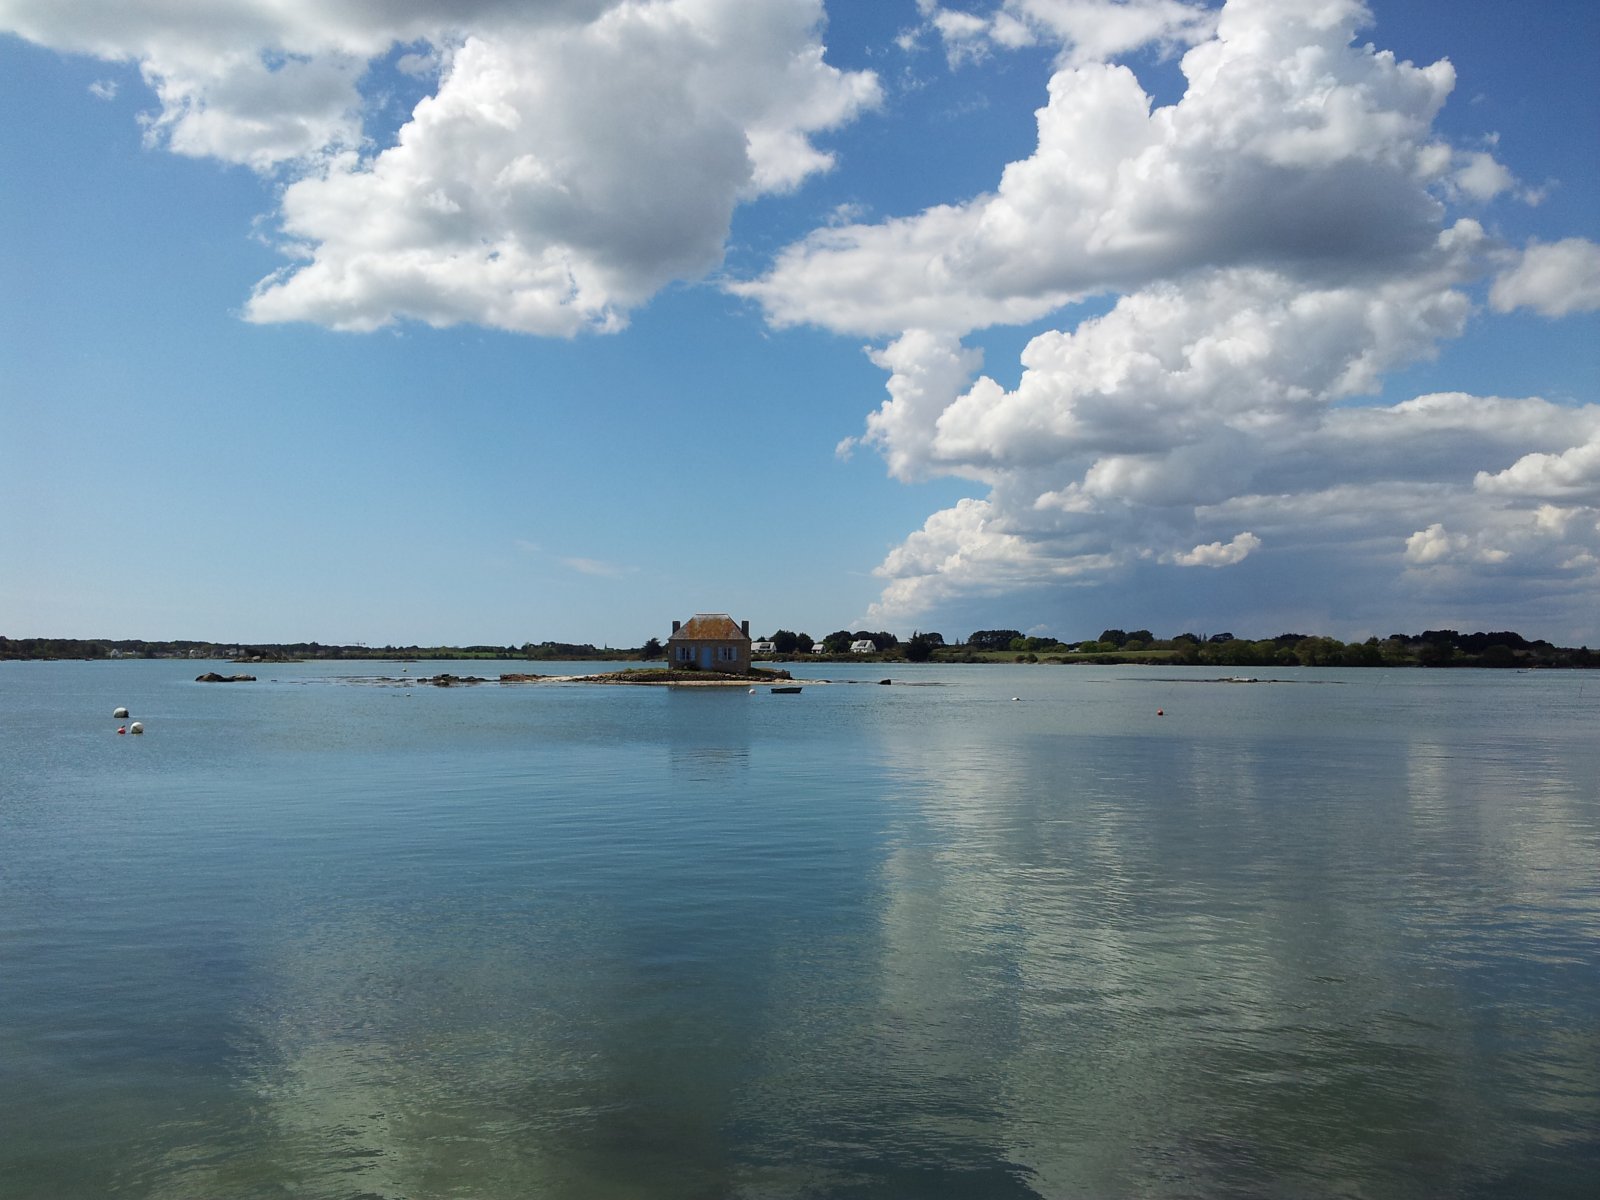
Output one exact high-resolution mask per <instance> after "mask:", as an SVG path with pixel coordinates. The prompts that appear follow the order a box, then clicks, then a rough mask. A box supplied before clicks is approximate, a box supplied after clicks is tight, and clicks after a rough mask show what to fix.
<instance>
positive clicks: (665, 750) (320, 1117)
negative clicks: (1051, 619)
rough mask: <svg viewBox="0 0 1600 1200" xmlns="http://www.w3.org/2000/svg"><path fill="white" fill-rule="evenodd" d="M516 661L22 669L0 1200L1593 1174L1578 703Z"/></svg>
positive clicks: (1589, 715) (1526, 696) (1456, 682)
mask: <svg viewBox="0 0 1600 1200" xmlns="http://www.w3.org/2000/svg"><path fill="white" fill-rule="evenodd" d="M529 666H530V664H527V663H520V664H519V663H469V664H407V665H402V664H398V663H308V664H281V665H280V664H272V665H264V666H256V667H250V668H240V667H232V666H226V665H221V664H215V663H199V664H196V663H188V662H160V661H148V662H147V661H134V662H103V663H0V1196H4V1197H6V1198H7V1200H24V1198H29V1200H31V1198H39V1200H61V1198H73V1197H102V1196H128V1197H153V1198H156V1197H159V1198H161V1200H184V1198H210V1197H276V1196H294V1197H385V1198H401V1197H408V1198H409V1197H415V1198H422V1197H456V1196H459V1197H477V1198H486V1200H495V1198H501V1197H504V1198H521V1197H558V1198H565V1197H574V1198H591V1197H592V1198H595V1200H614V1198H626V1197H651V1198H656V1197H662V1198H675V1197H685V1198H688V1197H696V1198H703V1197H752V1198H754V1197H761V1198H773V1200H777V1198H789V1197H913V1198H915V1197H947V1196H948V1197H1001V1198H1004V1197H1025V1196H1041V1197H1076V1196H1084V1197H1098V1196H1142V1197H1174V1196H1221V1195H1228V1196H1262V1197H1269V1196H1270V1197H1276V1196H1362V1197H1409V1196H1418V1195H1429V1196H1561V1195H1574V1196H1575V1195H1589V1194H1592V1193H1591V1192H1590V1188H1592V1186H1593V1184H1594V1181H1595V1179H1596V1178H1600V674H1583V673H1577V672H1573V673H1566V672H1534V673H1526V674H1522V673H1517V672H1514V671H1506V672H1484V671H1425V670H1410V671H1386V670H1371V671H1340V670H1318V671H1310V670H1298V669H1272V670H1268V669H1256V670H1255V674H1256V675H1257V676H1258V678H1259V680H1260V681H1259V682H1254V683H1243V682H1223V681H1220V680H1219V679H1218V678H1217V676H1218V674H1219V672H1218V671H1217V670H1216V669H1179V668H1168V667H1140V668H1114V667H1059V666H1049V665H1029V666H1020V665H1019V666H980V665H975V666H937V667H935V666H907V665H898V664H897V665H873V666H865V667H863V666H840V665H835V664H827V665H818V666H815V667H810V666H808V665H805V664H802V665H800V666H799V667H796V668H794V669H795V673H796V674H797V675H801V676H806V675H811V676H816V677H818V678H827V679H830V680H833V681H834V682H831V683H828V684H823V683H820V682H810V683H806V685H805V688H804V691H803V692H802V693H801V694H800V695H791V696H785V695H774V694H772V693H771V692H770V691H768V690H767V689H765V688H762V689H758V690H757V692H756V693H755V694H751V693H750V692H749V691H747V690H746V689H744V688H736V689H715V688H670V689H668V688H644V687H637V688H629V687H602V686H595V685H585V684H553V683H540V684H530V685H500V684H497V683H491V684H483V685H477V686H455V687H450V688H437V687H429V686H426V685H422V684H418V683H415V682H412V679H413V677H414V676H417V675H423V674H431V673H433V672H435V671H437V670H439V669H441V668H442V669H446V670H452V671H454V672H455V673H457V674H467V673H469V672H470V673H475V674H480V675H488V676H490V677H494V676H495V675H497V674H498V673H499V672H500V671H516V670H526V669H529ZM210 669H217V670H220V671H223V672H224V673H229V674H231V673H232V672H233V671H237V670H246V669H248V670H251V671H253V672H254V673H256V674H257V675H258V676H259V677H260V678H259V679H258V680H257V681H256V682H253V683H236V684H202V683H197V682H195V681H194V675H195V674H196V673H198V672H199V671H202V670H210ZM533 669H536V670H551V669H555V670H572V671H585V670H590V669H595V668H594V665H593V664H571V665H570V666H568V667H559V666H558V667H554V668H551V667H548V666H544V667H541V666H539V665H538V664H533ZM884 677H888V678H891V679H892V683H891V684H890V685H889V686H887V687H885V686H881V685H879V684H878V683H877V682H876V681H877V680H878V679H880V678H884ZM118 705H127V706H128V707H129V708H130V710H131V713H132V717H133V719H137V720H141V721H142V722H143V724H144V727H145V730H146V732H145V734H144V735H143V736H142V737H136V736H132V735H121V736H119V735H118V734H117V733H116V728H117V726H118V725H119V724H125V722H119V721H117V720H116V719H114V718H113V717H112V710H113V709H114V708H115V707H117V706H118Z"/></svg>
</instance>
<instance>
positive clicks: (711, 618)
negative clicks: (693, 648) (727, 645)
mask: <svg viewBox="0 0 1600 1200" xmlns="http://www.w3.org/2000/svg"><path fill="white" fill-rule="evenodd" d="M667 640H668V641H669V642H748V641H749V640H750V636H749V634H747V633H745V631H744V630H743V629H740V628H739V622H737V621H735V620H734V619H733V618H732V617H730V616H729V615H728V614H727V613H695V615H694V616H692V617H690V618H689V619H688V620H687V621H685V622H684V623H683V624H682V625H681V626H679V628H678V632H677V633H675V634H673V635H672V636H671V637H670V638H668V639H667Z"/></svg>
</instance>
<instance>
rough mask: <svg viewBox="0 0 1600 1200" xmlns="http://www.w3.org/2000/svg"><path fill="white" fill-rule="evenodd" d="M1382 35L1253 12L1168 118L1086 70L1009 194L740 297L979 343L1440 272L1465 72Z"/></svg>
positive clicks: (795, 269) (1249, 0)
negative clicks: (1444, 126)
mask: <svg viewBox="0 0 1600 1200" xmlns="http://www.w3.org/2000/svg"><path fill="white" fill-rule="evenodd" d="M1365 17H1366V12H1365V9H1364V8H1363V7H1362V6H1361V5H1359V4H1357V3H1354V2H1353V0H1271V2H1268V0H1233V3H1230V4H1229V5H1228V6H1227V7H1226V8H1225V9H1224V10H1223V11H1222V13H1221V14H1220V17H1219V19H1218V23H1217V33H1216V36H1215V37H1213V38H1211V39H1210V40H1208V41H1205V42H1203V43H1201V44H1199V45H1197V46H1195V47H1194V48H1193V49H1191V50H1190V51H1189V52H1188V53H1187V54H1186V55H1185V56H1184V58H1183V64H1182V65H1183V71H1184V74H1185V76H1186V77H1187V79H1188V84H1189V86H1188V90H1187V92H1186V93H1185V94H1184V96H1183V98H1182V99H1181V100H1180V101H1179V102H1178V103H1176V104H1173V105H1169V106H1165V107H1159V108H1152V105H1151V100H1150V97H1149V96H1148V95H1147V94H1146V92H1145V91H1144V89H1143V88H1142V87H1141V85H1140V83H1139V81H1138V79H1137V77H1136V76H1135V75H1134V73H1133V72H1132V71H1131V70H1130V69H1129V68H1127V67H1125V66H1120V65H1112V64H1106V63H1086V64H1081V65H1074V66H1068V67H1065V68H1063V69H1062V70H1060V71H1058V72H1057V73H1056V75H1055V76H1054V78H1053V79H1052V80H1051V82H1050V98H1049V103H1048V104H1047V105H1046V106H1045V107H1044V108H1042V109H1040V110H1039V113H1038V125H1039V141H1038V148H1037V149H1036V150H1035V152H1034V153H1033V155H1032V156H1031V157H1029V158H1028V159H1026V160H1023V161H1020V162H1016V163H1013V164H1012V165H1011V166H1009V167H1007V168H1006V170H1005V172H1004V174H1003V176H1002V178H1001V180H1000V184H999V187H998V188H997V189H996V190H995V191H994V192H993V193H991V194H988V195H985V196H981V197H978V198H977V199H975V200H972V201H969V202H966V203H963V204H956V205H946V206H942V207H939V208H935V209H931V210H929V211H927V212H924V213H921V214H918V215H916V216H913V217H905V218H900V219H896V220H891V221H887V222H884V223H883V224H879V225H853V226H849V227H845V228H838V229H828V230H822V231H819V232H817V233H815V234H813V235H812V236H811V237H810V238H808V239H806V240H805V241H804V242H801V243H799V244H797V245H795V246H792V247H790V248H789V249H788V250H787V251H786V252H785V253H784V254H783V255H782V256H781V257H780V259H779V261H778V262H777V264H776V266H775V267H774V269H773V270H772V271H771V272H769V273H768V274H767V275H766V276H765V277H763V278H761V279H758V280H754V281H751V282H749V283H747V284H745V285H743V286H742V287H741V288H740V289H739V290H740V291H742V292H743V293H744V294H746V295H749V296H752V297H754V298H756V299H757V300H759V301H760V302H761V303H762V304H763V305H764V306H765V308H766V310H767V312H768V313H769V315H770V316H771V318H772V319H773V320H774V321H776V322H779V323H790V322H811V323H815V324H820V325H824V326H826V327H829V328H833V329H838V330H841V331H851V332H863V333H870V334H892V333H895V332H898V331H901V330H904V329H908V328H926V329H940V330H949V331H955V332H961V331H965V330H970V329H974V328H978V327H981V326H985V325H991V324H995V323H1002V322H1014V321H1022V320H1029V319H1034V318H1038V317H1041V316H1043V315H1045V314H1047V313H1049V312H1051V311H1053V310H1055V309H1057V308H1059V307H1061V306H1062V305H1064V304H1065V303H1067V302H1069V301H1071V300H1073V299H1075V298H1078V297H1081V296H1084V295H1086V294H1090V293H1095V292H1103V291H1108V290H1124V289H1128V288H1132V287H1138V286H1141V285H1143V284H1144V283H1147V282H1150V281H1152V280H1155V279H1159V278H1166V277H1171V276H1173V275H1175V274H1179V273H1182V272H1184V271H1187V270H1193V269H1196V268H1201V267H1209V266H1218V265H1225V264H1232V265H1253V266H1260V267H1269V268H1273V269H1280V270H1292V271H1294V272H1295V273H1296V274H1297V275H1300V276H1303V277H1308V278H1327V277H1338V276H1345V277H1348V276H1351V275H1354V274H1359V273H1362V272H1369V271H1392V270H1394V269H1396V268H1397V267H1402V266H1405V265H1410V264H1414V263H1416V262H1417V261H1418V260H1422V259H1426V257H1427V256H1428V255H1429V254H1431V253H1432V250H1433V247H1434V245H1435V238H1436V235H1437V233H1438V231H1439V227H1440V222H1441V218H1442V215H1443V208H1442V205H1441V201H1440V199H1439V198H1438V196H1437V195H1436V192H1439V191H1443V190H1445V187H1446V185H1447V184H1449V183H1450V182H1451V180H1452V178H1453V176H1452V173H1453V171H1454V170H1455V169H1456V166H1457V159H1456V155H1455V154H1454V153H1453V152H1452V151H1451V149H1450V148H1449V147H1448V146H1446V145H1444V144H1442V143H1441V142H1439V141H1438V140H1437V139H1436V138H1435V137H1434V135H1433V134H1432V131H1431V127H1432V122H1433V119H1434V117H1435V115H1436V114H1437V113H1438V111H1439V108H1440V106H1441V105H1442V104H1443V103H1444V101H1445V99H1446V97H1447V96H1448V95H1449V93H1450V91H1451V89H1452V87H1453V86H1454V82H1455V74H1454V70H1453V69H1452V67H1451V66H1450V64H1449V63H1448V62H1438V63H1434V64H1433V65H1431V66H1425V67H1419V66H1416V65H1413V64H1411V63H1407V62H1399V61H1396V60H1395V58H1394V57H1393V56H1392V55H1389V54H1387V53H1383V52H1380V51H1377V50H1374V49H1373V48H1371V47H1370V46H1361V47H1357V46H1354V45H1352V44H1351V39H1352V37H1353V34H1354V30H1355V28H1356V27H1357V26H1358V25H1359V23H1360V22H1361V21H1363V20H1364V19H1365ZM1472 166H1473V168H1474V170H1475V171H1478V172H1481V170H1482V168H1481V165H1480V164H1479V162H1478V160H1477V159H1473V160H1472Z"/></svg>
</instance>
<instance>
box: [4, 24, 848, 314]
mask: <svg viewBox="0 0 1600 1200" xmlns="http://www.w3.org/2000/svg"><path fill="white" fill-rule="evenodd" d="M823 17H824V12H823V7H822V2H821V0H767V2H765V3H762V4H749V3H746V2H744V0H542V2H539V3H529V2H526V0H469V2H466V3H460V2H457V0H448V2H447V0H397V2H395V3H382V2H380V0H343V2H339V0H226V2H217V3H211V4H207V5H174V4H170V3H165V2H162V0H119V2H113V0H51V2H50V3H43V2H40V0H0V28H10V29H13V30H15V31H17V32H19V33H21V34H22V35H23V36H25V37H30V38H32V39H34V40H36V41H39V42H41V43H44V44H47V45H53V46H58V47H61V48H64V49H71V50H77V51H82V52H86V53H91V54H96V55H99V56H101V57H105V58H121V59H128V60H132V61H135V62H137V63H138V64H139V65H140V69H141V70H142V72H143V73H144V75H145V77H146V79H147V80H148V81H149V83H150V84H151V86H152V88H153V89H154V90H155V92H156V94H157V96H158V98H159V99H160V102H161V108H160V110H159V112H158V113H156V114H155V115H154V116H153V117H152V118H151V119H150V121H149V128H150V131H151V135H152V137H153V139H154V140H156V141H157V142H159V143H161V144H164V145H166V146H167V147H169V148H170V149H172V150H174V151H177V152H181V153H187V154H195V155H208V156H212V157H216V158H219V159H223V160H226V161H233V162H242V163H247V164H250V165H252V166H254V167H256V168H258V169H261V170H264V171H265V170H272V169H275V168H278V167H287V168H288V169H290V170H291V171H292V173H293V177H294V178H293V182H291V183H290V184H289V186H288V187H287V188H286V190H285V192H284V195H283V212H282V228H283V233H284V235H285V238H286V241H285V249H286V250H287V251H288V252H289V253H291V254H292V255H293V256H294V258H295V261H294V262H292V263H291V264H290V265H289V266H288V267H286V268H285V269H284V270H283V271H282V272H280V273H278V274H277V275H275V276H273V277H271V278H269V279H267V280H264V281H262V283H261V285H260V286H259V287H258V288H257V290H256V292H255V294H254V296H253V297H252V298H251V300H250V303H249V305H248V307H247V310H246V311H247V314H248V315H249V316H250V317H251V318H252V319H254V320H258V321H286V320H306V321H315V322H318V323H322V324H326V325H330V326H333V327H335V328H341V329H358V330H360V329H372V328H375V327H378V326H381V325H384V324H387V323H389V322H391V321H393V320H395V319H397V318H413V319H418V320H423V321H427V322H430V323H432V324H436V325H448V324H454V323H457V322H474V323H478V324H482V325H489V326H495V327H499V328H505V329H511V330H518V331H522V332H529V333H540V334H558V335H564V334H571V333H574V332H577V331H579V330H581V329H585V328H591V329H614V328H617V327H618V326H620V325H621V324H622V323H623V322H624V320H625V318H626V314H627V311H628V309H629V308H630V307H632V306H634V305H637V304H638V303H640V302H642V301H643V300H645V299H646V298H648V297H649V296H650V295H651V294H652V293H653V292H654V291H656V290H657V289H659V288H660V287H662V286H663V285H664V284H666V283H668V282H670V281H672V280H674V279H680V278H696V277H699V276H701V275H703V274H704V273H706V272H707V271H709V270H711V269H712V268H714V267H715V266H716V265H717V264H718V263H719V262H720V260H721V255H722V247H723V243H724V241H725V239H726V236H727V232H728V227H729V222H730V219H731V215H732V212H733V209H734V207H735V205H736V204H737V203H738V202H739V201H740V200H743V199H748V198H750V197H753V196H756V195H760V194H763V193H770V192H774V191H782V190H785V189H788V188H792V187H794V186H795V185H797V184H798V183H799V182H801V181H802V180H803V179H805V178H806V177H807V176H809V175H811V174H813V173H815V172H818V171H823V170H827V169H828V168H829V167H830V166H831V165H832V159H831V157H830V156H829V155H828V154H827V153H825V152H823V151H821V150H820V149H818V148H817V147H816V145H815V144H814V143H813V141H812V136H813V135H814V134H816V133H817V132H819V131H822V130H826V129H829V128H832V127H835V126H837V125H840V124H842V123H844V122H846V121H848V120H850V119H851V118H852V117H854V116H855V115H856V114H857V113H858V112H859V111H861V110H862V109H863V108H864V107H867V106H870V105H872V104H874V103H876V102H877V99H878V85H877V82H876V80H875V78H874V77H873V76H872V75H870V74H867V73H859V72H858V73H845V72H841V71H838V70H836V69H835V68H833V67H831V66H829V65H828V64H827V63H826V62H824V60H823V52H822V44H821V41H820V33H821V29H822V21H823ZM408 46H422V47H423V48H424V49H425V52H426V53H427V54H429V55H432V56H435V57H437V58H438V60H439V61H440V63H441V69H440V74H439V79H438V87H437V92H436V94H434V95H431V96H429V97H427V98H425V99H424V100H423V101H422V102H421V103H420V104H419V105H418V106H417V108H416V110H415V111H414V112H413V114H412V115H411V118H410V120H409V121H407V122H406V123H405V124H404V125H403V127H402V128H401V129H400V131H399V134H398V137H397V138H396V139H395V141H394V144H393V145H391V146H389V147H388V148H387V149H384V150H382V151H381V152H374V151H373V149H372V147H371V145H370V143H368V142H367V141H365V140H364V127H363V121H364V119H365V117H366V115H367V114H366V110H365V107H364V102H363V100H362V95H361V90H360V88H359V87H358V84H359V83H360V81H361V78H362V75H363V73H364V72H366V71H367V70H368V69H369V68H370V66H371V65H372V63H373V62H374V61H375V60H377V59H381V58H383V57H384V56H386V55H390V54H392V53H395V52H396V51H397V49H399V48H404V47H408Z"/></svg>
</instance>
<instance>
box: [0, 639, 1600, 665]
mask: <svg viewBox="0 0 1600 1200" xmlns="http://www.w3.org/2000/svg"><path fill="white" fill-rule="evenodd" d="M758 640H759V641H768V642H772V643H773V645H774V652H773V653H772V654H765V655H759V656H758V658H760V659H763V660H766V661H789V660H795V659H798V660H801V661H811V662H817V661H820V662H940V663H951V662H956V663H982V662H1010V663H1015V662H1042V663H1061V664H1073V663H1166V664H1171V665H1177V666H1218V667H1282V666H1301V667H1519V668H1528V667H1596V666H1600V652H1596V651H1591V650H1590V649H1589V648H1588V647H1587V646H1580V647H1577V648H1571V647H1560V646H1555V645H1552V644H1551V643H1550V642H1547V641H1542V640H1530V639H1528V638H1524V637H1523V636H1522V635H1521V634H1518V633H1512V632H1510V631H1509V630H1502V631H1499V632H1494V633H1469V634H1462V633H1459V632H1457V631H1456V630H1454V629H1430V630H1426V631H1425V632H1423V633H1419V634H1403V633H1396V634H1391V635H1389V636H1388V637H1387V638H1376V637H1374V638H1368V639H1367V640H1365V641H1362V642H1348V643H1347V642H1341V641H1339V640H1337V639H1336V638H1330V637H1320V636H1316V635H1308V634H1300V633H1282V634H1279V635H1278V636H1276V637H1271V638H1263V639H1250V638H1240V637H1235V636H1234V635H1233V634H1231V633H1218V634H1212V635H1210V636H1209V637H1201V636H1199V635H1198V634H1193V633H1181V634H1178V635H1176V636H1175V637H1171V638H1157V637H1155V636H1154V635H1153V634H1151V632H1150V631H1149V630H1148V629H1136V630H1133V631H1131V632H1130V631H1127V630H1122V629H1107V630H1105V631H1103V632H1102V633H1101V634H1100V636H1099V637H1098V638H1093V639H1089V640H1086V641H1082V642H1062V641H1059V640H1057V639H1055V638H1041V637H1025V636H1024V635H1023V634H1022V633H1020V632H1019V631H1018V630H1015V629H980V630H978V631H976V632H975V633H973V634H971V635H970V636H969V637H967V638H966V639H964V640H962V641H959V642H947V641H946V640H945V639H944V637H943V636H942V635H940V634H937V633H925V632H922V631H918V632H915V633H913V634H912V635H911V637H910V638H908V639H906V640H904V641H902V640H900V639H899V638H898V637H896V636H895V635H894V634H892V633H889V632H886V631H883V630H878V631H870V630H857V631H856V632H854V633H852V632H850V631H848V630H843V629H840V630H836V631H834V632H833V633H830V634H828V635H827V636H826V637H825V638H822V639H821V641H820V645H821V652H820V653H816V654H814V653H812V651H813V649H814V648H815V647H817V646H818V644H819V643H818V642H817V641H816V640H814V639H813V638H812V637H811V636H810V635H809V634H804V633H798V634H797V633H793V632H791V631H789V630H783V629H780V630H778V631H777V632H776V633H775V634H773V635H771V636H770V637H767V638H761V639H758ZM864 642H871V643H872V645H873V649H872V651H871V652H869V653H864V654H863V653H852V652H851V649H850V648H851V646H853V645H858V644H861V643H864ZM663 653H664V649H663V647H662V645H661V643H660V641H659V640H657V639H656V638H651V639H650V640H649V641H648V642H646V643H645V644H644V645H643V646H637V647H613V646H605V647H596V646H593V645H590V644H588V643H573V642H550V641H546V642H537V643H535V642H524V643H523V644H522V645H520V646H515V645H506V646H489V645H478V646H382V647H378V646H365V645H344V646H337V645H333V646H330V645H323V644H321V643H318V642H294V643H288V644H262V643H227V642H203V641H141V640H138V639H124V640H115V639H109V638H10V637H5V636H0V659H109V658H191V659H201V660H204V659H212V660H215V659H227V660H231V661H234V662H290V661H300V660H309V659H350V660H357V661H359V660H371V659H377V660H389V661H392V660H396V659H399V660H415V661H433V660H471V659H495V660H500V661H504V660H507V659H513V660H523V661H528V662H541V661H543V662H554V661H596V662H607V661H610V662H637V661H640V660H645V661H649V660H652V659H657V658H660V657H661V656H662V654H663Z"/></svg>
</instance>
